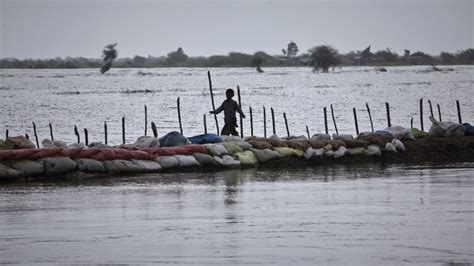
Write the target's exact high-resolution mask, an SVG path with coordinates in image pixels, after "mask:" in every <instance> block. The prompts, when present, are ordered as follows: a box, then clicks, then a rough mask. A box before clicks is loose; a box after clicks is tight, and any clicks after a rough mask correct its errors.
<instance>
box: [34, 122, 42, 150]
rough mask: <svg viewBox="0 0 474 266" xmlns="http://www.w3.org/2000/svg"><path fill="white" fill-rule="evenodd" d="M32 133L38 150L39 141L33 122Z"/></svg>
mask: <svg viewBox="0 0 474 266" xmlns="http://www.w3.org/2000/svg"><path fill="white" fill-rule="evenodd" d="M33 133H34V134H35V139H36V148H38V149H39V147H40V146H39V141H38V134H37V133H36V125H35V122H33Z"/></svg>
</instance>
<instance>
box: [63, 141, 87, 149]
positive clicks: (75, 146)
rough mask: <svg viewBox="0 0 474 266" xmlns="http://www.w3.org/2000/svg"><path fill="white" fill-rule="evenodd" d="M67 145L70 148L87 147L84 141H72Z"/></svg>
mask: <svg viewBox="0 0 474 266" xmlns="http://www.w3.org/2000/svg"><path fill="white" fill-rule="evenodd" d="M67 147H68V148H69V149H82V148H85V147H86V144H84V143H82V142H81V143H72V144H69V145H67Z"/></svg>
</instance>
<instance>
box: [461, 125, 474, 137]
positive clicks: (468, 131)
mask: <svg viewBox="0 0 474 266" xmlns="http://www.w3.org/2000/svg"><path fill="white" fill-rule="evenodd" d="M462 126H463V127H464V135H466V136H473V135H474V126H472V125H471V124H469V123H464V124H462Z"/></svg>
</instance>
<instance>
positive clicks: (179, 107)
mask: <svg viewBox="0 0 474 266" xmlns="http://www.w3.org/2000/svg"><path fill="white" fill-rule="evenodd" d="M176 104H177V107H178V121H179V133H181V135H183V124H182V123H181V104H180V102H179V97H178V100H176Z"/></svg>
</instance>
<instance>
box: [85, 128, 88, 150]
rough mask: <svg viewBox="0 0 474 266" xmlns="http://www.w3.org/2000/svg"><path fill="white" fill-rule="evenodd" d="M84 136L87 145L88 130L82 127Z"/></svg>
mask: <svg viewBox="0 0 474 266" xmlns="http://www.w3.org/2000/svg"><path fill="white" fill-rule="evenodd" d="M84 138H85V140H86V146H87V145H89V132H88V131H87V128H84Z"/></svg>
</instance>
